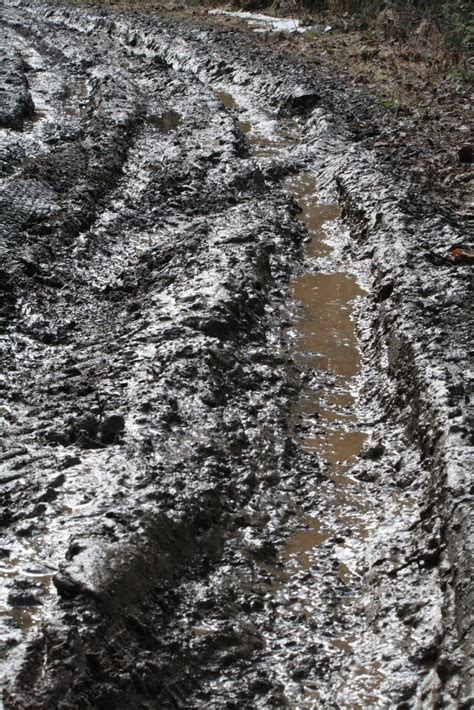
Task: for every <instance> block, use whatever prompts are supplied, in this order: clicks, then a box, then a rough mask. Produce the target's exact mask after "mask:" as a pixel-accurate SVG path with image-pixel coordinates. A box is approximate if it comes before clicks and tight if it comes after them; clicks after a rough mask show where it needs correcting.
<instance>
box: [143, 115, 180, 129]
mask: <svg viewBox="0 0 474 710" xmlns="http://www.w3.org/2000/svg"><path fill="white" fill-rule="evenodd" d="M145 120H146V123H148V124H149V125H150V126H152V127H153V128H156V129H157V130H158V131H161V132H162V133H172V132H173V131H175V130H176V129H177V128H178V126H179V125H180V123H181V120H182V116H181V114H180V113H178V112H177V111H164V112H163V113H159V114H151V115H150V116H147V117H146V119H145Z"/></svg>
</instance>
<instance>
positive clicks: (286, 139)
mask: <svg viewBox="0 0 474 710" xmlns="http://www.w3.org/2000/svg"><path fill="white" fill-rule="evenodd" d="M214 95H215V97H216V98H217V99H219V101H222V103H223V104H224V106H225V108H226V109H228V110H229V111H231V112H232V113H237V112H238V111H239V108H240V107H239V105H238V103H237V101H236V100H235V98H234V97H233V96H232V94H229V93H227V91H215V92H214ZM237 125H238V128H239V130H240V131H241V133H243V134H244V136H245V137H246V139H247V143H248V144H249V146H250V149H251V151H252V155H253V156H255V157H256V158H263V157H272V156H274V155H275V153H276V151H277V150H278V149H279V148H282V147H284V146H285V145H286V146H288V145H291V143H294V142H295V138H294V136H293V135H292V134H291V131H290V130H287V131H285V130H281V129H280V128H276V127H275V128H274V129H273V130H271V131H270V132H269V133H268V134H267V135H265V134H263V133H261V132H254V129H255V126H254V124H253V123H252V121H250V120H244V121H241V120H238V121H237Z"/></svg>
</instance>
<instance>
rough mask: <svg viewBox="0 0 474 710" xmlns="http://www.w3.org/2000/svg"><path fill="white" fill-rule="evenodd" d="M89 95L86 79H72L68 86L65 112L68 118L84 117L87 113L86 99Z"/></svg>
mask: <svg viewBox="0 0 474 710" xmlns="http://www.w3.org/2000/svg"><path fill="white" fill-rule="evenodd" d="M88 95H89V87H88V84H87V80H86V79H79V78H75V79H71V81H70V82H69V83H68V85H67V87H66V98H65V101H64V114H65V115H66V116H67V117H68V118H83V117H84V116H86V115H87V105H86V103H85V99H86V98H87V96H88Z"/></svg>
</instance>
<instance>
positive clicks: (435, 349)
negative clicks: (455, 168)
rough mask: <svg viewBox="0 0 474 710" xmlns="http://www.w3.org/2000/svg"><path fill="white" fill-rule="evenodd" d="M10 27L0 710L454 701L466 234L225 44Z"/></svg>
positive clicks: (464, 639) (260, 64)
mask: <svg viewBox="0 0 474 710" xmlns="http://www.w3.org/2000/svg"><path fill="white" fill-rule="evenodd" d="M1 34H2V41H1V49H0V52H1V63H0V72H1V88H2V90H1V92H0V171H1V184H0V236H1V243H0V254H1V264H0V312H1V320H0V322H1V329H0V337H1V344H2V372H1V377H2V380H1V383H2V384H1V403H0V419H1V427H2V440H1V454H0V481H1V496H2V508H1V522H2V532H3V535H2V543H1V549H0V552H1V560H0V562H1V575H2V593H1V594H2V596H1V611H0V624H1V627H0V629H1V630H0V634H1V639H2V671H3V676H4V689H3V702H4V705H5V707H6V708H35V709H36V708H257V707H258V708H263V707H269V708H270V707H275V708H280V707H291V708H367V707H371V708H372V707H373V708H392V707H393V708H399V709H400V710H402V709H403V708H407V709H408V708H433V707H440V708H455V707H461V708H467V707H470V706H471V705H470V704H471V702H472V698H473V696H472V623H471V622H472V619H471V612H470V609H471V606H472V601H473V590H472V576H471V572H472V509H471V501H472V498H471V497H470V496H471V495H472V490H471V488H470V486H472V483H471V482H470V474H471V471H472V450H471V449H470V448H469V447H470V441H469V421H470V420H469V413H470V410H469V368H468V360H467V358H468V353H469V336H470V332H472V328H471V323H470V318H471V315H470V314H471V313H472V310H471V311H470V310H469V298H470V278H471V269H472V267H471V265H470V264H463V263H460V264H456V263H454V262H453V261H452V260H451V258H450V256H449V249H450V248H451V247H452V246H456V245H459V246H462V247H463V248H466V247H468V246H469V244H468V241H467V235H466V234H462V233H460V232H459V231H455V230H454V228H452V227H450V226H449V225H448V224H447V223H445V222H444V221H442V219H441V218H440V219H435V218H433V219H422V218H421V217H420V218H414V217H413V216H409V215H410V214H411V215H413V210H410V205H412V204H413V203H415V202H416V194H413V192H412V191H411V190H410V184H409V182H404V181H403V180H402V179H401V178H400V177H398V178H397V179H395V177H394V176H393V175H391V174H390V172H389V170H388V169H385V168H384V169H382V168H381V167H380V165H379V164H378V162H377V161H376V160H375V158H374V156H373V155H372V154H371V152H370V151H368V150H366V149H364V148H362V147H361V146H359V145H358V144H357V142H356V141H354V139H353V137H352V134H351V131H350V129H349V127H348V125H347V123H346V121H345V113H346V111H347V102H348V101H349V99H348V95H347V94H346V93H345V90H344V86H343V85H341V86H340V89H339V93H338V91H337V90H335V88H334V79H333V78H332V79H331V80H329V79H328V78H327V77H324V76H318V75H315V74H313V73H311V71H310V70H309V69H308V68H307V67H305V66H303V65H299V64H297V63H295V62H294V61H291V60H290V59H283V58H281V57H279V56H278V55H276V54H275V53H269V52H264V51H262V50H259V49H258V48H255V49H252V48H249V46H248V44H247V45H245V46H244V45H243V43H242V42H241V40H240V39H239V37H238V36H236V35H235V34H233V33H232V32H226V31H225V30H223V29H219V28H214V29H212V28H208V29H203V28H197V27H193V26H191V25H188V24H185V23H178V22H175V21H164V20H157V19H155V18H152V17H150V16H147V15H145V14H139V13H113V12H106V11H102V10H90V9H89V10H85V9H78V8H71V7H67V6H65V5H61V4H52V3H51V4H47V3H42V2H27V1H26V0H25V1H23V0H14V1H10V0H8V1H7V2H6V3H5V4H4V5H3V7H2V13H1ZM338 106H339V107H340V110H339V109H338ZM471 413H472V412H471Z"/></svg>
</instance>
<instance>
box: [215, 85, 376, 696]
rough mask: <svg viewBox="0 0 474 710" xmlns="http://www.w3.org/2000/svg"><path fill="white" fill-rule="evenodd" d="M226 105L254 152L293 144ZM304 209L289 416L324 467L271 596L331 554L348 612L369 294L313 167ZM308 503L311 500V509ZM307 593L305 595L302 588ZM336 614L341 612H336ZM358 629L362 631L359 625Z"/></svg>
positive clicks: (354, 588) (300, 197) (360, 494)
mask: <svg viewBox="0 0 474 710" xmlns="http://www.w3.org/2000/svg"><path fill="white" fill-rule="evenodd" d="M216 96H217V98H219V99H220V100H221V101H222V103H223V104H224V106H225V107H226V108H227V109H228V110H229V111H231V112H232V113H234V114H235V116H236V117H237V118H238V120H237V125H238V127H239V130H240V131H241V132H242V133H243V134H244V135H245V137H246V139H247V141H248V144H249V146H250V150H251V155H252V156H253V157H254V158H256V159H258V158H260V157H270V156H274V157H275V156H278V151H281V150H287V149H288V148H291V146H292V145H294V143H295V138H294V131H293V129H294V127H293V126H291V124H288V126H286V127H285V126H284V127H283V128H282V127H281V126H280V124H279V125H278V127H277V128H276V129H275V126H274V124H273V123H272V121H271V120H267V119H264V120H263V121H262V120H261V117H258V118H257V119H256V120H255V121H254V120H252V115H251V112H249V110H248V109H242V108H241V107H239V105H238V101H237V100H236V98H234V97H233V96H232V95H231V94H230V93H227V92H223V91H219V92H216ZM284 186H285V188H286V189H288V190H289V191H291V193H292V194H293V197H294V199H295V201H296V202H297V204H298V205H299V207H300V209H301V213H300V219H301V220H302V222H303V223H304V225H305V227H306V229H307V231H308V241H307V243H306V247H305V251H306V257H307V264H308V267H307V270H305V271H304V272H303V273H301V274H298V275H297V276H296V277H295V278H294V279H293V281H292V283H291V284H290V296H291V301H292V303H293V305H294V317H293V322H292V324H291V327H290V330H289V338H290V341H291V342H292V356H293V358H294V360H295V361H296V362H297V364H298V365H300V366H301V368H302V369H303V371H305V372H307V373H310V377H309V379H310V384H309V385H307V386H306V387H303V390H302V392H301V395H300V398H299V400H298V401H297V402H296V403H295V404H294V409H293V418H294V422H295V426H296V430H297V431H298V432H299V442H300V446H301V447H302V449H304V450H307V451H308V452H311V453H313V454H316V456H317V458H318V460H320V461H321V462H322V464H323V467H324V469H325V473H326V477H327V478H326V482H323V483H321V482H318V484H317V485H316V484H315V486H314V489H313V490H311V491H310V496H311V497H312V498H313V499H314V506H313V508H314V510H311V509H310V510H309V511H308V510H306V511H301V513H300V529H299V530H298V531H297V532H296V533H294V534H293V535H291V537H290V538H289V539H288V540H287V542H286V547H285V550H284V553H283V559H282V562H283V569H282V570H281V569H280V570H278V572H277V573H276V577H277V581H276V582H275V584H274V586H273V594H274V597H275V601H276V602H277V604H281V605H282V606H285V605H286V604H287V603H288V596H289V595H291V591H289V590H290V589H291V588H292V587H291V585H292V580H295V579H301V578H302V577H304V576H305V574H308V573H311V570H313V569H315V568H318V567H319V568H321V561H322V560H323V563H322V564H323V565H324V563H325V561H326V560H325V558H327V555H328V554H329V551H330V553H331V555H332V556H333V557H335V559H336V562H335V563H334V565H335V566H334V565H333V577H334V579H333V583H332V585H333V587H336V586H338V585H343V587H344V588H345V590H346V591H345V593H344V594H341V600H340V607H341V609H342V608H343V607H347V608H348V609H349V614H350V613H351V612H350V608H351V606H352V605H353V602H354V598H355V596H356V595H357V594H358V593H359V592H358V580H359V579H360V575H361V570H359V569H358V566H359V564H360V557H361V548H362V547H363V545H364V540H366V539H367V538H368V537H369V535H370V534H371V532H372V531H373V529H374V528H375V526H376V519H377V513H376V511H375V510H374V504H373V503H372V502H371V501H370V499H369V498H368V496H367V492H366V491H365V490H364V486H363V484H361V483H360V482H358V481H356V480H355V479H354V478H353V477H352V476H351V469H352V467H353V466H354V464H356V462H357V461H358V459H359V455H360V453H361V451H362V448H363V446H364V443H365V441H366V439H367V434H366V433H365V431H364V429H363V426H362V424H361V422H360V418H359V416H358V386H359V378H360V374H361V353H360V347H359V342H358V336H357V331H356V321H355V319H356V313H357V309H358V308H360V307H361V303H362V302H363V301H362V299H363V298H364V296H365V295H366V291H365V290H364V289H363V287H362V286H361V285H360V284H359V282H358V280H357V278H355V277H354V276H353V275H352V274H351V273H347V272H345V271H342V270H340V267H339V266H338V265H337V264H338V263H339V261H340V260H338V259H334V258H333V254H334V247H335V246H337V242H338V240H339V239H340V237H341V235H342V225H341V223H340V208H339V206H338V205H337V204H335V203H333V202H327V201H324V200H323V199H321V197H320V196H319V195H318V185H317V183H316V180H315V178H314V177H313V176H312V175H311V174H310V173H309V172H300V173H299V174H297V175H295V176H291V177H290V178H288V179H287V180H286V181H285V185H284ZM309 507H310V508H311V506H309ZM305 593H306V594H307V599H306V602H303V603H302V604H301V608H300V611H301V612H302V613H303V614H304V615H305V616H306V617H307V618H311V616H312V615H313V614H314V603H315V599H314V598H313V597H314V595H316V591H315V590H312V589H311V586H308V588H307V590H306V592H305ZM303 597H304V594H303ZM335 613H336V615H337V614H338V613H339V612H338V610H337V609H336V610H335ZM359 633H360V632H359ZM357 640H358V638H357V631H356V632H355V633H354V627H353V628H351V630H350V632H349V631H348V632H347V633H340V634H334V635H329V637H328V638H326V639H325V640H324V643H325V644H326V645H328V646H329V647H332V652H334V653H336V654H341V655H342V656H350V655H352V654H353V652H354V645H355V643H356V642H357ZM356 674H358V677H360V680H361V682H360V684H358V687H357V688H353V692H352V698H353V699H354V702H353V703H352V704H351V708H365V707H368V706H370V705H371V704H372V705H373V704H374V703H375V704H376V703H377V702H378V701H379V700H380V698H379V697H378V695H377V688H378V687H379V686H380V684H381V682H382V680H383V674H382V673H381V672H380V670H379V668H378V667H377V668H375V667H374V668H373V669H371V668H362V667H361V668H360V669H358V670H357V672H356ZM285 675H286V674H285V672H284V673H282V674H281V675H280V678H281V679H282V680H283V682H284V683H285V686H286V688H285V692H286V695H287V697H288V699H289V701H290V706H291V707H293V708H303V707H308V708H310V707H318V706H320V704H321V702H323V701H322V699H321V697H320V694H319V690H318V683H316V684H314V683H308V684H305V683H302V684H294V683H292V681H289V682H288V681H287V680H285Z"/></svg>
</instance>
